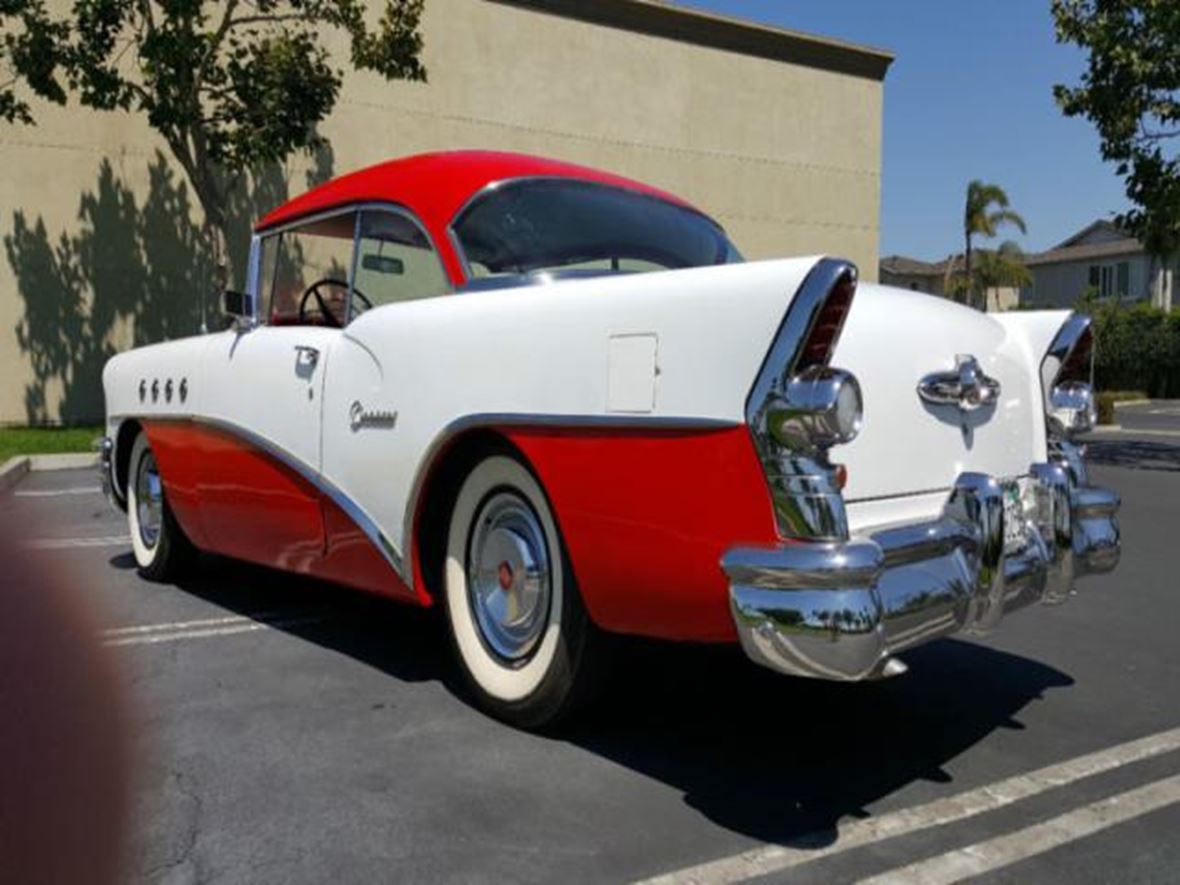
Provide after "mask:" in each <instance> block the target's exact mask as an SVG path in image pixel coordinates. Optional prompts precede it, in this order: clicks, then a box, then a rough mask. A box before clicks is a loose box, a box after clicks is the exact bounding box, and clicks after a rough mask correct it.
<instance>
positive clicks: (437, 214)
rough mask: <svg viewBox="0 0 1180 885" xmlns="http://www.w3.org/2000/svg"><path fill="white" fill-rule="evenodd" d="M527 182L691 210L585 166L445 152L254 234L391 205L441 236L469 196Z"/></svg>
mask: <svg viewBox="0 0 1180 885" xmlns="http://www.w3.org/2000/svg"><path fill="white" fill-rule="evenodd" d="M530 177H547V178H577V179H581V180H583V181H595V182H600V183H602V184H612V185H616V186H618V187H625V188H628V189H630V190H635V191H639V192H641V193H646V194H650V195H652V196H656V197H660V198H661V199H664V200H668V201H670V202H673V203H676V204H678V205H681V206H689V204H688V203H686V202H685V201H684V200H682V199H680V198H679V197H676V196H674V195H672V194H669V193H666V192H664V191H661V190H658V189H656V188H653V187H649V186H648V185H646V184H642V183H640V182H638V181H632V180H630V179H628V178H623V177H621V176H618V175H612V174H610V173H609V172H600V171H598V170H597V169H590V168H588V167H585V166H575V165H573V164H571V163H562V162H560V161H558V160H546V159H544V158H542V157H532V156H529V155H527V154H512V153H504V152H498V151H445V152H441V153H433V154H418V155H417V156H413V157H406V158H404V159H400V160H391V161H389V162H387V163H380V164H378V165H376V166H370V167H369V168H368V169H361V170H360V171H359V172H352V173H350V174H348V175H342V176H341V177H339V178H334V179H333V180H331V181H329V182H328V183H327V184H323V185H320V186H319V187H317V188H314V189H312V190H310V191H308V192H307V193H305V194H302V195H301V196H298V197H296V198H295V199H293V200H291V201H289V202H287V203H284V204H283V205H282V206H279V207H278V208H277V209H275V210H274V211H273V212H271V213H270V214H268V215H267V216H266V217H264V218H263V219H262V220H261V221H260V222H258V225H257V228H256V230H258V231H263V230H266V229H267V228H271V227H275V226H276V225H281V224H283V223H285V222H288V221H293V220H295V219H297V218H300V217H303V216H307V215H314V214H315V213H317V212H322V211H326V210H329V209H334V208H336V207H339V206H345V205H348V204H350V203H361V202H392V203H399V204H401V205H402V206H405V207H406V208H408V209H410V210H411V211H412V212H414V213H415V214H416V215H417V216H418V217H419V218H420V219H421V220H422V221H423V222H424V223H425V224H426V226H427V227H428V228H430V229H431V230H432V231H440V230H442V229H444V228H445V227H446V226H447V225H448V224H450V222H451V220H452V218H454V216H455V213H456V212H458V211H459V210H460V209H461V208H462V207H463V205H464V204H465V203H466V202H467V201H468V200H469V199H471V197H472V196H474V195H475V194H477V193H479V191H481V190H483V189H484V188H485V187H487V186H488V185H489V184H494V183H495V182H498V181H507V180H510V179H514V178H530ZM689 208H692V207H691V206H689Z"/></svg>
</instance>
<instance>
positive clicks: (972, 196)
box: [963, 179, 1028, 307]
mask: <svg viewBox="0 0 1180 885" xmlns="http://www.w3.org/2000/svg"><path fill="white" fill-rule="evenodd" d="M1005 224H1011V225H1013V226H1014V227H1018V228H1019V229H1020V232H1021V233H1022V234H1023V233H1027V232H1028V228H1027V226H1026V225H1025V223H1024V219H1023V218H1021V217H1020V216H1019V215H1018V214H1017V213H1015V212H1013V211H1012V210H1011V209H1009V208H1008V195H1007V194H1006V193H1005V192H1004V189H1003V188H1002V187H1000V186H999V185H997V184H985V183H984V182H982V181H979V180H978V179H976V180H975V181H973V182H971V183H970V184H969V185H967V204H966V207H965V209H964V211H963V238H964V240H965V241H966V245H967V249H966V252H965V253H964V255H963V259H964V265H965V266H964V276H965V277H966V280H965V282H966V285H967V287H968V296H967V297H968V300H969V301H974V297H975V296H976V295H977V294H978V289H979V287H978V286H977V285H976V279H975V273H974V271H975V266H974V261H973V259H974V254H973V252H974V245H975V243H974V240H975V236H976V235H977V234H978V235H979V236H982V237H994V236H996V234H997V233H998V232H999V229H1000V228H1001V227H1002V226H1003V225H1005ZM985 291H986V290H985ZM975 306H977V307H978V305H975Z"/></svg>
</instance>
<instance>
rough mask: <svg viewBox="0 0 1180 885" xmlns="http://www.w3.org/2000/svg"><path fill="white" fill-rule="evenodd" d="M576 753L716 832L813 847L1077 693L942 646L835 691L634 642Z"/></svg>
mask: <svg viewBox="0 0 1180 885" xmlns="http://www.w3.org/2000/svg"><path fill="white" fill-rule="evenodd" d="M627 657H628V658H629V660H628V662H627V664H626V669H625V674H624V675H622V676H619V677H618V678H616V680H615V683H614V690H613V691H612V693H611V695H610V696H609V697H608V698H607V699H606V700H605V701H604V702H603V703H602V704H600V706H599V708H598V709H597V710H596V712H595V716H594V718H593V719H588V720H587V722H586V724H584V725H583V731H582V732H581V733H580V734H577V735H574V736H571V739H572V740H573V742H574V743H577V744H579V745H580V746H583V747H585V748H586V749H589V750H591V751H593V752H595V753H598V754H601V755H603V756H605V757H607V758H610V759H611V760H613V761H615V762H617V763H619V764H621V765H625V766H627V767H629V768H631V769H634V770H636V771H639V772H642V773H644V774H646V775H648V776H650V777H654V778H657V779H659V780H661V781H663V782H665V783H667V784H670V785H673V786H675V787H676V788H677V789H679V790H682V791H683V792H684V799H685V802H687V803H688V804H689V805H691V806H692V807H694V808H696V809H698V810H699V811H700V812H701V813H702V814H704V815H705V816H706V817H708V818H709V819H710V820H712V821H714V822H715V823H717V824H718V825H720V826H723V827H726V828H728V829H730V830H733V831H735V832H738V833H741V834H743V835H745V836H749V837H751V838H754V839H758V840H760V841H764V842H777V843H781V844H787V845H793V846H796V847H817V846H822V845H825V844H828V843H830V842H833V841H835V839H836V837H837V829H836V827H837V823H838V821H840V820H841V819H842V818H845V817H849V816H851V817H867V816H868V812H867V811H866V808H865V807H866V806H867V805H869V804H870V803H872V802H874V801H875V800H878V799H881V798H883V797H885V796H888V795H889V794H891V793H893V792H895V791H897V790H898V789H901V788H902V787H905V786H906V785H907V784H909V783H911V782H913V781H915V780H929V781H936V782H940V783H942V782H949V781H950V780H951V776H950V775H949V774H948V773H947V772H946V771H945V770H944V769H943V765H944V764H945V763H946V762H948V761H950V760H951V759H954V758H955V757H957V756H959V755H960V754H962V753H963V752H965V751H966V750H968V749H970V748H971V747H972V746H974V745H975V744H976V743H978V742H979V741H980V740H982V739H983V738H985V737H986V736H987V735H989V734H990V733H991V732H993V731H994V730H995V729H997V728H1011V729H1022V728H1023V727H1024V726H1023V725H1021V724H1020V722H1019V721H1018V720H1017V719H1015V718H1014V717H1016V716H1017V714H1018V713H1019V712H1020V710H1021V709H1023V708H1024V707H1025V706H1026V705H1028V704H1029V703H1031V702H1032V701H1035V700H1036V699H1038V698H1040V697H1041V696H1042V695H1043V694H1044V692H1045V691H1046V690H1047V689H1050V688H1059V687H1064V686H1068V685H1072V684H1073V679H1072V678H1070V677H1069V676H1067V675H1066V674H1064V673H1062V672H1060V671H1058V670H1055V669H1053V668H1052V667H1048V666H1045V665H1044V664H1040V663H1037V662H1036V661H1032V660H1029V659H1027V658H1023V657H1020V656H1018V655H1013V654H1007V653H1005V652H1000V651H996V650H994V649H990V648H987V647H985V646H982V645H977V644H974V643H972V642H963V641H958V640H944V641H941V642H935V643H933V644H931V645H928V646H924V647H922V648H920V649H916V650H914V651H912V652H909V653H907V654H904V655H903V657H904V658H905V660H906V662H907V663H908V664H910V672H909V673H908V674H906V675H905V676H902V677H899V678H896V679H894V680H891V681H887V682H876V683H852V684H836V683H829V682H818V681H812V680H805V679H790V678H787V677H782V676H779V675H777V674H775V673H773V672H771V671H769V670H764V669H762V668H759V667H757V666H755V665H754V664H751V663H750V662H749V661H748V660H747V659H746V658H745V657H744V656H743V655H742V653H741V652H740V650H739V649H738V648H736V647H711V648H699V647H698V648H694V647H685V646H669V645H666V644H656V643H642V644H635V646H634V647H633V648H632V649H631V650H630V651H629V652H628V654H627Z"/></svg>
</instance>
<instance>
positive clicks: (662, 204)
mask: <svg viewBox="0 0 1180 885" xmlns="http://www.w3.org/2000/svg"><path fill="white" fill-rule="evenodd" d="M453 229H454V232H455V236H456V239H457V240H458V244H459V248H460V251H461V252H462V255H463V258H464V259H465V260H466V262H467V266H468V268H469V270H470V277H471V281H472V282H475V283H476V284H477V285H478V281H479V280H481V279H482V280H485V281H488V282H490V281H491V280H490V279H489V278H493V279H494V278H505V277H521V276H528V275H552V276H553V277H555V278H559V277H565V276H574V275H579V276H580V275H589V274H596V273H603V274H608V273H641V272H644V271H654V270H671V269H674V268H684V267H705V266H707V265H713V264H730V263H734V262H739V261H741V260H742V258H741V255H740V254H739V253H738V251H737V249H735V248H734V247H733V245H732V244H731V243H730V242H729V240H728V239H727V238H726V236H725V231H723V230H722V229H721V228H720V227H719V226H718V225H717V224H716V223H714V222H713V221H711V220H710V219H709V218H707V217H706V216H704V215H702V214H700V213H699V212H695V211H693V210H692V209H687V208H684V207H682V206H678V205H676V204H674V203H669V202H667V201H665V200H661V199H659V198H657V197H652V196H648V195H646V194H640V193H636V192H634V191H629V190H624V189H622V188H617V187H610V186H607V185H601V184H594V183H592V182H586V181H577V180H573V179H526V180H521V181H517V182H511V183H509V184H506V185H504V186H502V187H497V188H494V189H492V190H489V191H488V192H487V193H486V194H484V195H483V196H481V197H479V198H478V199H477V200H476V201H475V202H473V203H472V204H471V205H470V206H468V207H467V208H466V209H465V210H464V211H463V213H462V214H461V215H460V216H459V217H458V218H457V219H456V221H455V223H454V225H453Z"/></svg>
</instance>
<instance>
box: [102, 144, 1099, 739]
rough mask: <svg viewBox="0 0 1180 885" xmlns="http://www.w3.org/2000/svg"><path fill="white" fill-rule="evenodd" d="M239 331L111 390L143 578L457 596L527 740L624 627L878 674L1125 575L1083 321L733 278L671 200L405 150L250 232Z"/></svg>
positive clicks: (140, 358) (784, 661) (581, 174)
mask: <svg viewBox="0 0 1180 885" xmlns="http://www.w3.org/2000/svg"><path fill="white" fill-rule="evenodd" d="M226 307H227V312H228V313H229V314H230V315H231V316H232V318H233V322H232V326H231V327H230V328H228V329H227V330H226V331H224V332H221V333H218V334H212V335H207V336H202V337H195V338H190V339H186V340H182V341H174V342H170V343H167V344H161V345H156V346H152V347H144V348H140V349H137V350H134V351H131V352H128V353H124V354H121V355H119V356H117V357H115V358H114V359H112V360H111V361H110V362H109V364H108V365H107V367H106V370H105V372H104V375H103V384H104V388H105V393H106V400H107V408H108V417H107V434H108V436H107V438H106V439H105V440H104V444H103V455H104V457H103V463H102V476H103V481H104V484H105V487H106V489H107V491H108V494H109V496H110V497H111V499H112V500H113V501H114V502H115V504H116V505H117V506H119V507H120V508H123V509H125V510H126V512H127V518H128V524H129V527H130V533H131V543H132V547H133V549H134V553H135V558H136V560H137V562H138V564H139V567H140V569H141V571H142V572H143V574H144V575H145V576H146V577H148V578H152V579H169V578H172V577H174V576H176V575H177V574H178V573H179V572H180V571H181V570H182V569H184V568H186V567H187V566H188V563H189V562H190V561H191V560H190V554H191V553H192V552H193V551H194V550H203V551H209V552H213V553H218V554H221V555H224V556H229V557H236V558H239V559H243V560H248V561H251V562H255V563H261V564H264V565H267V566H272V567H274V568H278V569H284V570H287V571H290V572H296V573H301V574H307V575H312V576H316V577H320V578H323V579H327V580H330V581H334V582H337V583H340V584H345V585H349V586H352V587H356V588H360V589H364V590H368V591H373V592H376V593H381V594H385V595H388V596H390V597H394V598H397V599H401V600H404V601H406V602H409V603H413V604H416V605H421V606H433V605H437V606H441V607H442V608H443V609H444V611H445V614H446V618H447V621H448V623H449V625H450V632H451V636H452V638H453V643H454V647H455V650H456V652H457V655H458V659H459V661H460V662H461V665H462V669H463V672H464V673H465V674H466V676H467V678H468V681H469V683H470V686H471V689H472V692H473V695H474V697H475V698H476V700H477V701H478V702H479V703H480V704H481V705H482V706H483V707H484V708H485V709H487V710H489V711H491V712H492V713H494V714H495V715H498V716H500V717H502V718H504V719H507V720H509V721H511V722H514V723H517V724H519V725H522V726H526V727H534V726H540V725H544V724H547V723H551V722H554V721H556V720H558V719H559V718H561V717H562V716H564V715H566V714H567V713H568V712H569V711H570V710H572V709H574V708H575V707H576V706H577V705H578V703H580V702H581V701H582V700H583V699H584V697H585V695H586V693H587V692H586V689H587V687H588V686H590V685H592V684H593V683H594V682H595V680H594V678H593V677H594V674H595V672H596V669H597V666H598V664H599V663H601V660H602V656H603V649H602V640H603V637H604V636H606V635H607V634H609V633H629V634H638V635H643V636H652V637H662V638H670V639H680V640H695V641H720V642H739V641H740V643H741V644H742V646H743V648H744V649H745V651H746V653H747V654H748V655H749V657H750V658H751V659H753V660H754V661H756V662H758V663H760V664H763V665H766V666H768V667H771V668H774V669H776V670H778V671H780V672H782V673H786V674H791V675H796V676H808V677H816V678H822V679H832V680H860V679H872V678H880V677H884V676H890V675H894V674H897V673H900V672H902V671H904V669H905V665H904V664H903V663H902V662H901V660H900V659H899V658H898V657H897V655H898V653H899V652H901V651H902V650H903V649H905V648H907V647H910V646H913V645H915V644H916V643H920V642H924V641H927V640H930V639H933V638H935V637H939V636H945V635H947V634H950V633H953V632H956V631H964V630H965V631H970V632H975V633H979V632H985V631H987V630H989V629H990V628H992V627H994V626H995V625H996V624H997V623H998V622H999V621H1000V619H1001V617H1002V616H1003V615H1004V614H1006V613H1008V612H1010V611H1012V610H1014V609H1017V608H1020V607H1021V606H1024V605H1027V604H1029V603H1033V602H1039V601H1044V602H1061V601H1063V600H1065V599H1066V597H1067V596H1068V595H1069V593H1070V591H1071V589H1072V588H1073V585H1074V581H1075V579H1077V578H1078V577H1081V576H1083V575H1085V574H1087V573H1090V572H1102V571H1108V570H1110V569H1112V568H1113V567H1114V566H1115V564H1116V563H1117V561H1118V557H1119V532H1118V523H1117V518H1116V514H1117V510H1118V507H1119V500H1118V497H1117V496H1116V495H1114V494H1112V493H1111V492H1108V491H1105V490H1102V489H1098V488H1094V487H1091V485H1090V484H1089V482H1088V480H1087V476H1086V468H1085V465H1084V464H1083V460H1082V450H1081V448H1080V447H1079V446H1078V445H1077V444H1076V443H1075V442H1074V441H1073V437H1074V435H1075V434H1076V433H1078V432H1081V431H1084V430H1086V429H1088V427H1089V425H1090V423H1091V422H1092V420H1093V404H1092V396H1091V393H1090V388H1089V386H1088V384H1089V380H1090V371H1091V368H1090V367H1091V348H1092V331H1091V328H1090V323H1089V321H1088V319H1087V318H1085V317H1083V316H1080V315H1076V314H1070V313H1068V312H1039V313H1023V312H1022V313H1012V314H1000V315H986V314H981V313H977V312H975V311H973V310H969V309H967V308H965V307H962V306H959V305H956V304H953V303H950V302H948V301H945V300H941V299H936V298H932V297H928V296H925V295H920V294H917V293H912V292H906V291H901V290H896V289H889V288H886V287H882V286H876V285H867V284H858V280H857V272H856V269H855V268H854V267H853V266H852V265H851V264H849V263H848V262H846V261H841V260H837V259H832V258H822V257H810V258H795V259H789V260H781V261H761V262H749V263H747V262H743V260H742V258H741V256H740V254H739V252H738V250H737V249H736V248H735V247H734V246H733V245H732V244H731V243H730V241H729V239H728V237H727V236H726V234H725V232H724V231H723V230H722V228H721V227H720V226H719V225H718V224H717V223H716V222H714V221H713V220H711V219H710V218H709V217H708V216H706V215H705V214H703V213H701V212H700V211H699V210H697V209H695V208H693V207H692V206H690V205H688V204H687V203H685V202H684V201H682V200H680V199H678V198H676V197H673V196H671V195H669V194H666V193H662V192H660V191H657V190H655V189H653V188H650V187H647V186H645V185H642V184H639V183H637V182H633V181H629V180H626V179H622V178H619V177H616V176H613V175H608V174H605V173H602V172H597V171H594V170H591V169H585V168H581V167H576V166H571V165H568V164H564V163H558V162H554V161H549V160H542V159H538V158H533V157H525V156H520V155H514V154H501V153H486V152H455V153H443V154H432V155H424V156H418V157H412V158H409V159H404V160H398V161H394V162H391V163H387V164H384V165H381V166H377V167H374V168H372V169H368V170H365V171H362V172H359V173H356V174H353V175H349V176H346V177H343V178H340V179H337V180H335V181H332V182H329V183H328V184H326V185H323V186H322V187H320V188H317V189H315V190H313V191H311V192H309V193H307V194H305V195H303V196H302V197H299V198H297V199H295V200H293V201H291V202H290V203H288V204H286V205H284V206H282V207H280V208H279V209H277V210H275V211H274V212H272V213H271V214H270V215H268V216H267V217H266V218H263V219H262V220H261V222H260V223H259V224H258V226H257V228H256V230H255V234H254V237H253V242H252V249H251V260H250V271H249V282H248V285H247V287H246V291H245V292H241V293H233V292H231V293H227V295H226Z"/></svg>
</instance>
